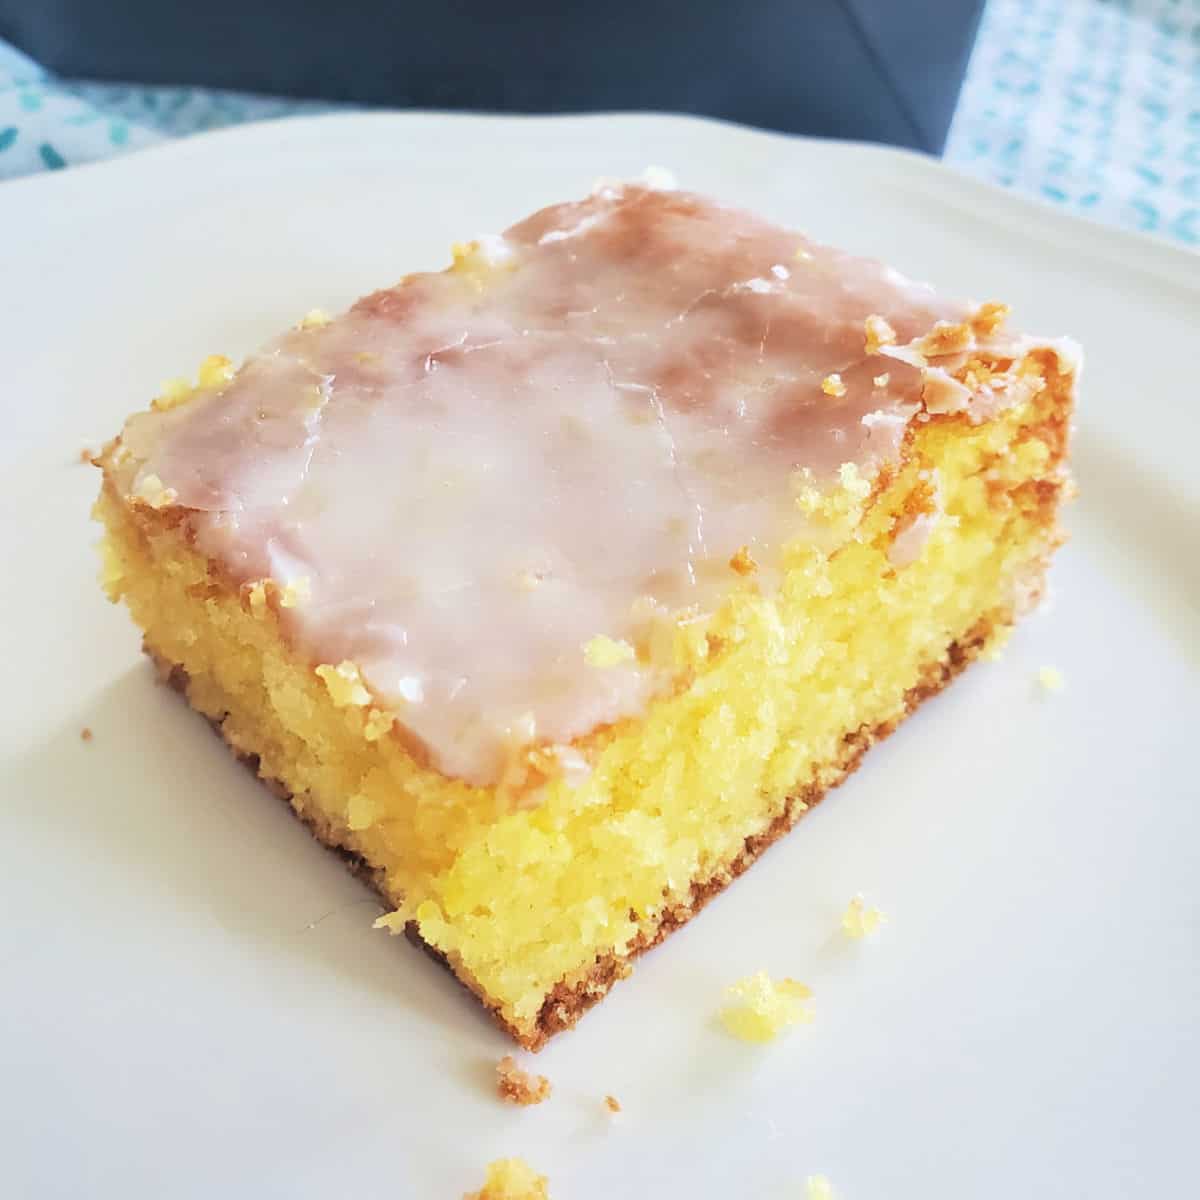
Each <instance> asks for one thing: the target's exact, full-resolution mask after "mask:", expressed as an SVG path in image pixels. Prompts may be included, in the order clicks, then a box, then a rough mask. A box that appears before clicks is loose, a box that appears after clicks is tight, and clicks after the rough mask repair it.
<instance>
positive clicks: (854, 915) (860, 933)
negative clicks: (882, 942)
mask: <svg viewBox="0 0 1200 1200" xmlns="http://www.w3.org/2000/svg"><path fill="white" fill-rule="evenodd" d="M886 920H887V917H885V916H884V915H883V913H882V912H880V911H879V909H877V908H868V907H867V906H866V903H865V901H864V900H863V898H862V893H861V892H860V893H859V894H858V895H857V896H855V897H854V898H853V899H852V900H851V901H850V903H849V904H848V905H846V911H845V912H844V913H842V931H843V932H844V933H845V934H846V936H847V937H852V938H865V937H870V936H871V934H873V933H874V932H875V931H876V930H877V929H878V928H879V927H880V925H882V924H883V923H884V921H886Z"/></svg>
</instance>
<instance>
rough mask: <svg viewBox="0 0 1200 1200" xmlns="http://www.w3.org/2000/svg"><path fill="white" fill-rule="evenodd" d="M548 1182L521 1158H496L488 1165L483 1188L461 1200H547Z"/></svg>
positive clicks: (548, 1194)
mask: <svg viewBox="0 0 1200 1200" xmlns="http://www.w3.org/2000/svg"><path fill="white" fill-rule="evenodd" d="M549 1182H550V1181H549V1180H548V1179H547V1178H546V1176H545V1175H539V1174H538V1173H537V1172H536V1171H535V1170H534V1169H533V1168H532V1167H531V1166H530V1165H529V1164H528V1163H527V1162H526V1161H525V1160H524V1159H523V1158H498V1159H497V1160H496V1161H495V1162H490V1163H488V1166H487V1177H486V1178H485V1179H484V1183H483V1187H482V1188H480V1190H479V1191H477V1192H468V1193H467V1194H466V1195H465V1196H464V1197H463V1200H549V1197H550V1191H549Z"/></svg>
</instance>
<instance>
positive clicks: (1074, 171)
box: [0, 0, 1200, 247]
mask: <svg viewBox="0 0 1200 1200" xmlns="http://www.w3.org/2000/svg"><path fill="white" fill-rule="evenodd" d="M329 107H330V106H328V105H321V104H314V103H303V102H297V101H293V100H281V99H270V98H265V97H261V96H247V95H240V94H236V93H230V92H213V91H203V90H199V89H196V88H145V87H132V86H130V87H120V86H113V85H110V84H93V83H81V82H75V81H69V80H62V79H56V78H54V77H53V76H51V75H48V74H47V73H46V72H45V71H43V70H42V69H41V68H40V67H38V66H37V64H36V63H33V62H31V61H30V60H29V59H28V58H26V57H25V56H24V55H22V54H19V53H18V52H17V51H15V50H13V49H12V48H11V47H8V46H6V45H5V44H4V43H2V42H0V180H2V179H4V178H5V177H13V176H17V175H26V174H30V173H32V172H34V171H45V170H57V169H60V168H62V167H66V166H71V165H74V164H76V163H84V162H91V161H94V160H96V159H101V158H108V157H111V156H112V155H114V154H120V153H124V152H126V151H129V150H136V149H139V148H141V147H144V146H151V145H154V144H156V143H158V142H161V141H162V140H164V139H165V138H171V137H182V136H185V135H187V134H191V133H199V132H201V131H203V130H206V129H219V128H221V127H223V126H226V125H234V124H238V123H240V122H242V121H257V120H264V119H268V118H275V117H284V116H289V115H291V114H293V113H301V112H305V113H311V112H321V111H328V110H329ZM945 158H946V160H947V161H948V162H950V163H951V164H952V165H954V166H956V167H958V168H960V169H962V170H965V171H968V172H970V173H971V174H974V175H978V176H980V177H981V178H983V179H987V180H989V181H991V182H993V183H998V184H1000V185H1002V186H1004V187H1009V188H1014V189H1016V190H1018V191H1021V192H1024V193H1026V194H1029V195H1033V196H1037V197H1038V198H1040V199H1042V200H1044V201H1047V202H1049V203H1051V204H1055V205H1058V206H1061V207H1063V208H1066V209H1068V210H1070V211H1072V212H1076V213H1079V214H1082V215H1085V216H1090V217H1092V218H1094V219H1097V220H1101V221H1106V222H1109V223H1111V224H1115V225H1122V226H1125V227H1127V228H1132V229H1139V230H1144V231H1147V232H1150V233H1155V234H1158V235H1160V236H1164V237H1168V238H1172V239H1174V240H1175V241H1176V242H1179V243H1182V244H1184V245H1189V246H1195V247H1200V0H988V6H987V8H986V10H985V13H984V19H983V23H982V26H981V28H980V32H979V40H978V42H977V44H976V47H975V52H974V54H973V56H972V59H971V65H970V68H969V70H968V73H967V79H966V83H965V85H964V87H963V92H962V97H961V99H960V101H959V106H958V110H957V112H956V114H955V118H954V124H953V127H952V128H951V131H950V138H949V141H948V143H947V147H946V153H945Z"/></svg>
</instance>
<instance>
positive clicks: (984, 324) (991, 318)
mask: <svg viewBox="0 0 1200 1200" xmlns="http://www.w3.org/2000/svg"><path fill="white" fill-rule="evenodd" d="M1008 313H1009V308H1008V305H1007V304H997V303H996V301H994V300H991V301H989V302H988V303H987V304H981V305H980V306H979V308H978V309H976V311H975V313H974V315H973V316H972V317H971V320H970V325H971V328H972V329H973V330H974V331H975V333H976V335H977V336H979V337H987V336H988V335H989V334H992V333H995V332H996V330H997V329H999V328H1000V326H1001V325H1003V324H1004V321H1005V319H1006V318H1007V317H1008Z"/></svg>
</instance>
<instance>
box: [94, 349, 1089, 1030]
mask: <svg viewBox="0 0 1200 1200" xmlns="http://www.w3.org/2000/svg"><path fill="white" fill-rule="evenodd" d="M1031 367H1033V368H1036V369H1038V370H1040V371H1041V372H1043V373H1044V375H1045V379H1046V386H1045V387H1044V388H1043V389H1042V390H1041V391H1040V392H1039V393H1038V395H1037V396H1035V398H1034V399H1033V400H1031V401H1029V402H1028V403H1027V404H1026V405H1025V406H1023V407H1022V408H1020V409H1015V410H1012V411H1011V412H1009V413H1007V414H1005V415H1003V416H1002V417H1000V418H997V419H996V420H995V421H993V422H989V423H988V424H986V425H983V426H972V425H970V424H969V423H968V422H966V421H965V420H963V419H961V418H953V417H950V418H943V419H940V420H934V421H930V422H929V423H928V424H927V425H925V426H923V427H920V428H918V429H917V430H916V431H915V433H914V436H913V439H912V443H911V445H910V447H909V453H908V459H907V461H906V463H905V464H904V465H903V467H902V468H901V469H900V470H899V471H898V472H896V473H895V474H894V475H893V476H892V477H891V479H890V480H889V481H888V483H887V486H886V487H884V488H883V489H882V490H881V491H879V492H877V493H876V494H874V495H873V496H871V497H869V498H866V497H864V498H863V500H864V505H863V508H862V511H860V512H858V513H857V515H855V514H852V513H847V514H844V515H846V516H847V517H852V518H853V519H854V520H856V521H857V525H856V526H855V527H854V530H853V536H851V537H850V540H849V542H848V543H846V544H845V545H844V546H843V547H842V548H841V549H840V550H839V551H838V552H837V553H836V554H834V555H832V556H821V555H820V554H819V553H817V552H816V551H814V550H812V549H811V548H807V549H805V550H803V551H802V552H800V553H798V555H797V556H796V557H794V558H793V559H792V560H791V562H790V563H789V569H788V573H787V576H786V577H785V581H784V585H783V587H782V588H781V590H780V593H779V596H778V597H773V596H763V595H761V594H758V593H757V592H756V590H755V589H754V587H753V577H752V576H751V578H750V580H749V582H748V583H747V585H746V587H745V588H744V589H743V590H741V591H738V592H735V594H734V595H732V596H731V598H730V601H729V603H728V605H727V606H726V609H725V610H723V614H722V615H721V618H720V619H719V620H717V621H716V622H715V623H713V624H711V625H710V626H709V627H708V630H707V631H706V633H705V635H704V638H703V641H702V643H700V644H698V646H697V657H696V658H695V662H694V669H693V675H692V681H691V684H690V686H689V687H688V688H687V689H686V690H685V691H684V692H682V693H680V694H679V695H677V696H675V697H673V698H670V699H668V700H665V701H662V702H660V703H659V704H658V705H656V706H655V707H654V708H653V709H652V711H651V712H650V714H648V717H647V718H646V719H644V720H640V721H633V722H628V723H625V724H622V725H619V726H615V727H612V728H608V729H601V730H598V731H596V733H595V734H594V735H592V737H590V738H589V739H584V740H582V741H581V742H580V744H579V745H578V747H577V748H578V749H579V751H580V753H581V756H582V757H584V758H585V759H587V760H588V761H589V762H590V763H591V765H592V773H591V775H590V776H589V777H587V778H586V779H584V780H583V781H582V782H581V783H579V785H578V786H577V787H571V786H569V785H568V784H567V783H566V782H565V781H563V780H561V779H555V780H551V781H549V782H548V783H547V785H546V787H545V788H544V789H543V790H542V791H541V793H540V794H538V793H531V794H525V795H517V796H515V797H514V796H512V795H505V794H504V792H503V790H502V789H474V788H470V787H467V786H466V785H465V784H463V783H462V782H461V781H456V780H450V779H446V778H445V777H443V776H441V775H439V774H438V773H437V772H436V771H433V770H432V769H430V768H429V767H428V766H424V765H422V764H421V763H420V762H419V761H418V760H417V759H415V758H414V757H413V756H412V755H411V754H409V753H408V750H407V749H406V747H405V745H404V744H403V741H402V739H401V738H399V737H397V736H394V734H393V732H386V733H385V734H381V733H380V732H379V731H378V730H377V729H376V730H375V736H374V738H372V737H371V731H372V728H373V726H372V712H371V710H370V708H369V707H362V706H357V705H355V704H352V703H346V704H343V706H342V707H338V706H337V697H336V696H334V695H333V694H332V693H331V692H330V691H329V689H328V688H327V686H326V683H325V682H323V680H322V679H321V678H319V677H317V676H316V675H315V674H314V672H313V666H314V665H316V664H313V663H309V662H305V661H303V660H302V659H298V658H297V657H296V656H295V655H294V654H293V653H292V652H291V651H290V649H289V647H288V646H287V644H286V642H285V641H284V639H282V638H281V636H280V630H279V628H278V625H277V623H276V621H275V616H276V609H275V607H274V605H275V604H276V603H277V600H278V598H277V597H273V596H265V597H264V596H260V597H258V599H257V608H256V599H255V596H254V595H253V594H247V593H245V592H239V590H238V589H237V588H236V587H234V586H232V585H231V583H230V581H228V580H227V579H225V578H223V577H222V575H221V573H220V571H219V569H216V568H214V566H213V564H211V563H209V562H208V561H207V560H206V559H205V558H204V557H203V556H201V555H199V554H197V553H196V552H195V550H194V549H192V548H190V547H189V545H188V542H187V535H186V526H185V525H184V523H183V522H181V521H180V520H179V519H178V517H177V516H176V515H175V514H173V513H172V512H171V511H170V510H165V511H155V510H151V511H146V510H142V509H138V508H133V507H130V506H127V505H125V504H123V503H122V501H121V499H120V497H119V496H118V495H117V494H116V492H115V489H112V488H106V491H105V494H104V495H103V496H102V498H101V501H100V503H99V506H98V511H99V515H100V516H101V518H102V519H103V520H104V521H105V523H106V525H108V527H109V535H110V551H109V553H110V569H109V576H110V579H109V582H110V589H111V591H112V593H113V594H114V595H123V596H124V598H125V599H126V601H127V602H128V603H129V605H130V609H131V611H132V613H133V615H134V618H135V620H137V622H138V623H139V624H140V625H141V626H142V627H143V629H144V630H145V631H146V633H147V641H148V644H149V645H150V647H151V648H152V649H153V650H154V651H156V652H157V653H158V654H159V655H161V656H162V657H163V658H165V659H167V660H168V661H170V662H171V663H173V664H179V665H181V666H182V667H183V668H184V669H185V670H186V671H187V672H188V674H189V675H190V677H191V683H190V685H189V689H188V690H189V699H190V700H191V702H192V704H193V706H195V707H196V708H197V709H199V710H200V711H201V712H203V713H205V715H207V716H209V717H210V718H211V719H214V720H217V721H220V722H221V723H222V732H223V734H224V736H225V737H226V739H227V740H228V741H229V742H230V744H231V745H232V746H233V747H234V748H235V749H236V750H237V751H239V752H240V753H243V754H246V755H255V756H257V757H258V758H259V759H260V761H261V767H262V771H263V773H264V775H267V776H269V777H273V778H275V779H278V780H280V781H281V783H282V786H283V787H284V788H285V789H286V790H287V791H288V792H290V793H292V795H293V804H294V806H295V807H296V808H297V811H298V812H300V814H301V815H302V816H304V817H305V818H306V819H307V820H309V821H310V823H318V822H319V823H321V824H322V827H323V830H324V832H323V835H322V836H323V838H324V840H327V841H331V842H336V843H338V844H339V845H341V846H343V847H345V848H346V849H348V850H350V851H352V852H354V853H357V854H359V855H362V856H363V857H364V858H365V859H366V860H367V861H368V862H370V863H371V864H372V866H373V868H374V869H375V872H376V878H377V880H378V882H379V884H380V887H381V890H383V891H384V893H385V894H386V895H388V896H389V898H390V899H391V901H392V902H393V903H394V904H396V905H397V907H398V909H399V912H398V914H397V916H396V918H395V919H394V921H393V924H394V926H395V927H396V928H397V929H400V928H404V927H405V926H407V925H410V924H411V923H412V922H414V921H415V922H416V923H417V924H418V926H419V929H420V934H421V936H422V938H423V939H424V940H425V941H426V942H427V943H429V944H430V945H431V946H433V947H434V948H435V949H436V951H437V952H438V953H440V954H443V955H445V956H446V957H447V958H449V959H450V960H451V961H452V962H453V963H454V965H455V969H456V972H457V973H458V974H459V976H460V978H462V979H463V980H464V982H467V983H468V986H472V987H473V990H476V991H477V992H478V993H479V994H480V995H481V998H483V999H484V1001H485V1003H486V1004H488V1006H489V1007H491V1008H492V1009H494V1010H495V1011H497V1012H498V1014H499V1016H500V1019H501V1020H502V1022H503V1023H504V1024H505V1025H506V1026H507V1027H508V1028H510V1029H511V1030H512V1031H513V1032H514V1033H515V1034H516V1035H517V1036H518V1037H519V1038H521V1039H523V1040H524V1041H526V1042H527V1043H529V1044H535V1043H537V1042H538V1041H539V1040H540V1039H541V1038H543V1037H544V1036H545V1035H546V1033H547V1032H549V1031H550V1029H551V1027H552V1026H553V1022H554V1020H555V1019H556V1018H555V1016H554V1014H555V1013H557V1012H559V1009H558V1006H559V1005H563V1006H565V1007H563V1008H562V1013H567V1014H569V1013H570V1012H571V1011H572V1006H574V1007H575V1008H578V1007H579V1006H580V1005H581V1004H582V1002H583V1001H582V1000H581V999H580V997H583V999H586V997H587V996H588V994H589V993H590V994H598V989H600V983H599V982H598V981H597V979H596V978H595V973H596V972H597V971H599V972H600V973H601V974H602V975H603V974H605V973H606V972H607V973H609V974H612V973H613V972H614V971H615V967H614V966H612V964H620V963H621V962H623V961H625V960H626V959H627V958H628V956H629V955H630V954H632V953H635V952H636V948H637V947H638V946H639V945H640V944H641V943H642V942H643V941H644V940H645V939H646V937H647V936H648V934H647V931H652V930H654V929H655V928H657V927H659V926H662V927H664V928H666V927H669V926H670V923H671V918H670V917H669V914H671V913H673V912H674V913H679V912H682V911H684V910H686V909H687V908H688V906H689V905H690V904H691V897H692V895H693V889H694V887H695V886H696V883H697V881H701V882H703V881H705V880H711V879H713V878H719V877H721V876H722V875H723V874H724V873H726V872H727V871H728V870H729V869H730V866H729V864H732V863H734V862H735V861H737V860H738V858H739V856H740V855H742V854H743V852H744V848H745V847H746V845H747V843H750V844H754V843H755V839H760V838H762V837H764V836H766V835H767V832H768V831H769V830H771V829H773V828H776V827H781V826H780V822H781V821H782V822H783V824H784V825H786V824H788V823H790V819H794V818H790V817H789V813H791V812H792V810H793V809H794V807H795V800H794V798H795V796H796V795H797V794H798V791H799V793H800V794H803V792H804V791H805V790H809V789H811V790H812V794H813V795H816V794H820V793H823V791H824V790H825V789H826V788H827V787H829V786H831V785H832V784H833V783H834V782H836V781H837V780H838V779H839V778H841V776H842V774H844V772H845V770H846V769H847V763H846V761H845V738H846V736H847V734H850V735H851V736H854V735H856V734H857V732H858V731H859V730H860V729H862V728H864V727H865V728H866V729H875V728H887V727H890V725H892V724H894V722H895V721H896V720H898V719H899V718H900V717H901V716H902V714H903V712H904V711H905V709H906V707H907V706H908V704H909V703H910V695H911V693H912V689H913V688H914V687H918V686H919V685H920V681H921V679H922V678H923V677H924V675H925V674H926V673H927V672H928V671H929V670H931V669H932V668H931V665H930V664H931V663H937V662H939V661H940V660H941V657H942V655H943V654H944V653H945V652H946V648H947V647H948V646H950V645H953V644H959V645H962V644H963V642H964V640H965V639H966V640H969V638H970V636H971V632H970V631H971V630H972V629H974V628H976V627H977V626H978V624H979V622H980V621H981V620H984V619H986V620H990V621H993V622H998V621H1002V620H1003V619H1005V616H1004V614H1006V613H1008V612H1010V611H1011V610H1012V609H1013V608H1014V607H1019V606H1020V601H1021V593H1022V592H1025V593H1028V592H1030V591H1031V590H1032V589H1033V588H1034V587H1035V585H1036V582H1037V581H1038V580H1039V579H1040V575H1041V572H1042V570H1043V568H1044V564H1045V559H1046V557H1047V556H1048V554H1049V553H1050V551H1051V550H1052V549H1053V547H1054V545H1055V544H1056V543H1057V538H1058V535H1057V531H1056V527H1055V523H1054V512H1055V507H1056V505H1057V502H1058V499H1059V495H1060V493H1061V489H1062V486H1063V483H1064V476H1063V474H1062V471H1061V460H1062V455H1063V451H1064V447H1065V437H1066V420H1067V417H1068V415H1069V410H1070V403H1071V396H1072V379H1071V377H1070V376H1069V375H1064V374H1062V373H1061V372H1059V371H1058V370H1057V364H1056V361H1055V360H1054V359H1053V357H1052V356H1046V357H1045V358H1044V359H1041V360H1037V359H1033V360H1031ZM939 512H940V516H939V515H938V514H939ZM931 518H933V519H931ZM922 521H924V523H925V528H923V529H922V528H921V523H922ZM913 530H917V532H918V536H915V537H914V536H913ZM701 650H702V651H703V652H702V653H700V651H701ZM351 690H352V689H351ZM344 699H345V697H343V700H344ZM514 801H515V802H516V805H517V807H515V808H514ZM521 805H525V807H521ZM518 881H519V882H518ZM598 963H599V964H604V963H609V964H610V966H608V967H604V966H603V965H601V966H597V964H598ZM610 982H611V980H610ZM564 989H565V991H564ZM580 989H582V990H580ZM556 996H557V997H558V998H557V999H554V997H556ZM571 996H574V997H575V999H574V1000H571V999H570V997H571ZM548 1004H549V1006H550V1007H549V1008H547V1005H548ZM548 1014H549V1015H548ZM560 1016H561V1013H560Z"/></svg>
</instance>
